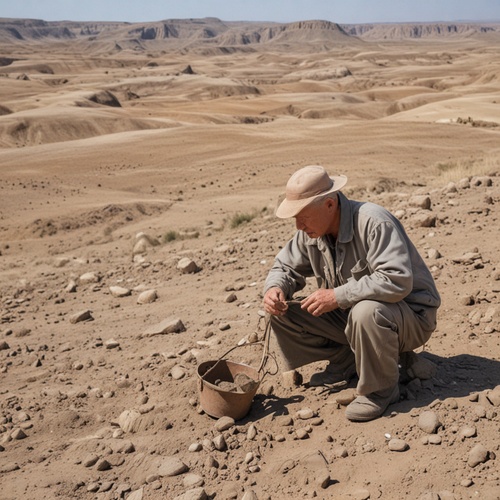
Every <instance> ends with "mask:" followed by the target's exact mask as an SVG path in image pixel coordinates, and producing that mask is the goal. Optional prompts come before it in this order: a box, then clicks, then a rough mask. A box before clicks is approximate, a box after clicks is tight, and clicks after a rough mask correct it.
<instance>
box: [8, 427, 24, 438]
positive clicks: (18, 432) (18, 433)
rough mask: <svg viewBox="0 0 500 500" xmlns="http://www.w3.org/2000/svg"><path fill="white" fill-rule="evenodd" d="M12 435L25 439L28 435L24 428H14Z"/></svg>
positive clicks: (12, 436)
mask: <svg viewBox="0 0 500 500" xmlns="http://www.w3.org/2000/svg"><path fill="white" fill-rule="evenodd" d="M10 436H11V438H12V439H25V438H27V437H28V436H27V435H26V433H25V432H24V431H23V430H22V429H14V430H13V431H12V432H11V434H10Z"/></svg>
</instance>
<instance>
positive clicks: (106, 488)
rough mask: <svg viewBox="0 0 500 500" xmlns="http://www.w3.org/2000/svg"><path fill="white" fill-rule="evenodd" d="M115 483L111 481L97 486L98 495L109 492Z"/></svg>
mask: <svg viewBox="0 0 500 500" xmlns="http://www.w3.org/2000/svg"><path fill="white" fill-rule="evenodd" d="M114 484H115V483H114V482H113V481H104V483H102V484H101V486H99V490H98V493H105V492H106V491H109V490H110V489H111V488H112V487H113V485H114Z"/></svg>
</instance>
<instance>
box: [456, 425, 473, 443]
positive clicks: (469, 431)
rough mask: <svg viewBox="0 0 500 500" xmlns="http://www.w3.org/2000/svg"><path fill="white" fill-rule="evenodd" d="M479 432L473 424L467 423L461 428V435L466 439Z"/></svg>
mask: <svg viewBox="0 0 500 500" xmlns="http://www.w3.org/2000/svg"><path fill="white" fill-rule="evenodd" d="M476 434H477V431H476V428H475V427H474V426H472V425H466V426H464V427H462V428H461V429H460V432H459V433H458V435H459V437H460V438H461V439H462V440H464V439H466V438H471V437H475V436H476Z"/></svg>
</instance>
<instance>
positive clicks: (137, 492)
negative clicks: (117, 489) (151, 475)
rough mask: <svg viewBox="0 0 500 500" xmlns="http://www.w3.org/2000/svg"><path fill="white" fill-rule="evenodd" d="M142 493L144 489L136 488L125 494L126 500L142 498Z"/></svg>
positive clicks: (140, 499)
mask: <svg viewBox="0 0 500 500" xmlns="http://www.w3.org/2000/svg"><path fill="white" fill-rule="evenodd" d="M143 494H144V489H143V488H139V489H138V490H135V491H133V492H132V493H130V495H128V496H127V500H142V496H143Z"/></svg>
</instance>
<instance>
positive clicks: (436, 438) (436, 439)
mask: <svg viewBox="0 0 500 500" xmlns="http://www.w3.org/2000/svg"><path fill="white" fill-rule="evenodd" d="M428 438H429V439H428V441H427V442H428V443H429V444H441V443H442V441H443V438H442V437H441V436H440V435H439V434H431V435H430V436H428Z"/></svg>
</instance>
